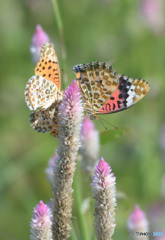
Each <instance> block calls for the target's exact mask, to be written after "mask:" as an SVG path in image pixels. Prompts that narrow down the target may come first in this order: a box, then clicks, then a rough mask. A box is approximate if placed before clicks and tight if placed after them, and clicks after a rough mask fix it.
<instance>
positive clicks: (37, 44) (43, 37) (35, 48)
mask: <svg viewBox="0 0 165 240" xmlns="http://www.w3.org/2000/svg"><path fill="white" fill-rule="evenodd" d="M49 41H50V40H49V37H48V35H47V34H46V33H45V32H44V30H43V29H42V27H41V26H40V25H37V26H36V31H35V33H34V35H33V38H32V46H31V48H30V51H31V53H32V57H33V61H34V62H35V63H37V62H38V60H39V58H40V51H41V48H42V46H43V44H44V43H45V42H49Z"/></svg>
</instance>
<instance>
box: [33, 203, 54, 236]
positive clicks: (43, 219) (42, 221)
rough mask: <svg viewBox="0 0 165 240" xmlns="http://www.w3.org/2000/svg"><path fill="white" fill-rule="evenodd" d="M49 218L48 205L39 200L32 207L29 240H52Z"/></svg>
mask: <svg viewBox="0 0 165 240" xmlns="http://www.w3.org/2000/svg"><path fill="white" fill-rule="evenodd" d="M51 218H52V214H51V211H50V209H49V207H48V206H47V205H46V204H44V203H43V202H42V201H40V202H39V204H38V205H37V206H36V208H35V209H34V212H33V217H32V220H31V223H30V226H31V235H30V239H31V240H38V239H40V240H52V231H51V225H52V222H51Z"/></svg>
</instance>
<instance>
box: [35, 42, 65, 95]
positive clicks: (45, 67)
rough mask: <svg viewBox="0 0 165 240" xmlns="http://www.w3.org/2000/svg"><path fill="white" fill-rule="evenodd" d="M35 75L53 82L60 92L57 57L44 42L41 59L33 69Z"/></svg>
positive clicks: (48, 44) (51, 48)
mask: <svg viewBox="0 0 165 240" xmlns="http://www.w3.org/2000/svg"><path fill="white" fill-rule="evenodd" d="M35 74H36V75H40V76H42V77H44V78H46V79H48V80H49V81H51V82H53V83H54V84H55V85H56V86H57V88H58V89H59V90H60V84H61V77H60V68H59V62H58V59H57V55H56V53H55V50H54V49H53V47H52V45H51V44H50V43H48V42H46V43H45V44H44V45H43V47H42V49H41V58H40V60H39V62H38V64H37V66H36V68H35Z"/></svg>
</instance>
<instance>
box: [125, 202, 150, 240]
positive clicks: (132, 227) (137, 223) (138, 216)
mask: <svg viewBox="0 0 165 240" xmlns="http://www.w3.org/2000/svg"><path fill="white" fill-rule="evenodd" d="M148 225H149V224H148V220H147V218H146V215H145V213H144V212H143V211H142V210H141V209H140V208H139V206H138V205H135V207H134V210H133V212H132V213H131V215H130V217H129V219H128V221H127V229H128V232H129V234H130V236H131V237H132V239H135V240H138V239H139V240H141V239H145V240H147V239H148V236H139V235H138V234H137V233H140V232H143V233H146V232H148Z"/></svg>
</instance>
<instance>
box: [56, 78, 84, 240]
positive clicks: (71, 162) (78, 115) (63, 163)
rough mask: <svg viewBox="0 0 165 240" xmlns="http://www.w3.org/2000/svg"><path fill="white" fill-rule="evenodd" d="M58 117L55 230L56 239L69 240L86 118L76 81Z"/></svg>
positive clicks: (69, 88) (65, 94) (65, 96)
mask: <svg viewBox="0 0 165 240" xmlns="http://www.w3.org/2000/svg"><path fill="white" fill-rule="evenodd" d="M58 116H59V123H58V133H59V148H58V150H57V154H58V157H57V159H56V163H55V167H54V180H53V221H52V231H53V238H54V239H67V238H68V237H69V235H70V223H71V216H72V192H73V189H72V182H73V175H74V172H75V161H76V157H77V152H78V149H79V147H80V129H81V124H82V119H83V107H82V102H81V97H80V93H79V88H78V87H77V84H76V81H75V80H74V81H73V83H72V84H71V85H70V86H69V87H68V88H67V89H66V90H65V92H64V97H63V100H62V101H61V103H60V106H59V111H58Z"/></svg>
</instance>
